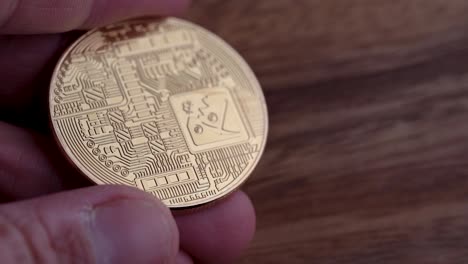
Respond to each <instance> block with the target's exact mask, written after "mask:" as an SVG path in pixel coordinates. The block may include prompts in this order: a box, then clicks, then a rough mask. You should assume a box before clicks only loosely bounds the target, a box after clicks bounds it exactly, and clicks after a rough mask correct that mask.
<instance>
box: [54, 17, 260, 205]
mask: <svg viewBox="0 0 468 264" xmlns="http://www.w3.org/2000/svg"><path fill="white" fill-rule="evenodd" d="M49 101H50V102H49V103H50V115H51V122H52V125H53V129H54V132H55V135H56V138H57V141H58V143H59V145H60V146H61V147H62V149H63V150H64V153H65V154H66V155H67V157H68V158H69V160H71V162H72V163H73V164H74V165H76V167H77V168H79V169H80V170H81V172H82V173H83V174H84V175H86V176H87V177H89V178H90V179H91V180H92V181H94V182H95V183H97V184H121V185H128V186H134V187H137V188H139V189H141V190H144V191H146V192H148V193H151V194H153V195H155V196H156V197H158V198H159V199H161V200H162V201H163V202H164V203H165V204H166V205H167V206H169V207H171V208H186V207H193V206H197V205H202V204H206V203H209V202H212V201H214V200H216V199H219V198H222V197H224V196H226V195H227V194H229V193H230V192H232V191H234V190H235V189H237V188H238V187H239V186H240V185H241V184H242V183H244V182H245V180H246V179H247V177H248V176H249V175H250V174H251V172H252V170H253V169H254V168H255V166H256V164H257V163H258V161H259V159H260V157H261V155H262V153H263V150H264V148H265V143H266V136H267V132H268V117H267V109H266V104H265V99H264V96H263V92H262V90H261V87H260V85H259V83H258V81H257V79H256V77H255V76H254V74H253V72H252V70H251V69H250V68H249V66H248V65H247V64H246V62H245V61H244V60H243V59H242V58H241V57H240V56H239V55H238V53H236V52H235V51H234V50H233V49H232V48H231V47H230V46H229V45H228V44H226V43H225V42H224V41H223V40H221V39H220V38H219V37H217V36H215V35H214V34H212V33H210V32H208V31H207V30H205V29H203V28H201V27H199V26H197V25H195V24H192V23H190V22H187V21H184V20H181V19H177V18H166V19H155V18H144V19H138V20H131V21H126V22H121V23H117V24H113V25H109V26H106V27H102V28H99V29H95V30H92V31H90V32H89V33H87V34H86V35H84V36H83V37H82V38H80V39H79V40H78V41H77V42H76V43H75V44H74V45H73V46H72V47H71V48H70V49H69V50H68V51H67V52H66V53H65V54H64V56H63V57H62V59H61V61H60V62H59V64H58V66H57V68H56V70H55V72H54V76H53V79H52V83H51V88H50V97H49Z"/></svg>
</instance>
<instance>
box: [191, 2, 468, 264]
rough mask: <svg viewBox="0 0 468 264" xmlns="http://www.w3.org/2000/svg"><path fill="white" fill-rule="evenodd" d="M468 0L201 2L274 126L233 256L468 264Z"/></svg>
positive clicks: (202, 15)
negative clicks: (253, 218) (254, 79)
mask: <svg viewBox="0 0 468 264" xmlns="http://www.w3.org/2000/svg"><path fill="white" fill-rule="evenodd" d="M467 13H468V2H467V1H464V0H450V1H446V0H395V1H384V0H341V1H340V0H334V1H322V0H302V1H300V0H297V1H287V0H275V1H270V0H258V1H249V0H236V1H222V0H198V1H195V3H194V7H193V9H192V11H191V13H190V14H189V15H188V17H189V18H190V19H191V20H194V21H196V22H198V23H200V24H202V25H204V26H205V27H207V28H209V29H211V30H213V31H215V32H217V33H218V34H219V35H221V36H222V37H223V38H225V39H226V40H227V41H228V42H230V43H231V44H233V46H234V47H235V48H237V49H238V50H239V51H240V52H241V53H242V54H243V55H244V56H245V58H246V59H247V61H248V62H249V63H250V64H251V65H252V67H253V68H254V70H255V72H256V73H257V74H258V76H259V78H260V80H261V82H262V84H263V87H264V90H265V93H266V97H267V102H268V105H269V111H270V126H271V132H270V136H269V143H268V147H267V150H266V153H265V155H264V158H263V159H262V161H261V163H260V165H259V167H258V169H257V170H256V171H255V172H254V175H253V176H252V178H251V180H250V181H249V182H248V184H247V186H246V191H247V192H248V193H249V194H250V195H251V197H252V199H253V201H254V203H255V205H256V209H257V213H258V228H257V230H258V231H257V235H256V238H255V241H254V242H253V244H252V245H251V248H250V249H249V250H248V251H247V252H246V254H245V256H244V257H243V259H242V260H241V261H240V262H239V263H245V264H247V263H321V264H324V263H352V264H361V263H369V264H375V263H379V264H382V263H411V264H414V263H425V264H426V263H427V264H447V263H456V264H458V263H460V264H465V263H468V16H467V15H466V14H467Z"/></svg>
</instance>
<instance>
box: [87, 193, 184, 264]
mask: <svg viewBox="0 0 468 264" xmlns="http://www.w3.org/2000/svg"><path fill="white" fill-rule="evenodd" d="M93 216H94V217H93V222H92V229H93V230H92V240H93V243H92V244H93V245H94V247H95V248H94V249H95V254H96V259H97V262H98V263H116V264H118V263H172V259H174V258H175V256H176V255H177V251H178V232H177V228H176V226H175V222H174V220H173V219H172V216H171V215H170V214H169V213H167V210H166V209H164V208H162V206H161V205H158V204H156V202H151V201H144V200H118V201H113V202H109V203H106V204H102V205H100V206H98V207H96V208H95V210H94V211H93Z"/></svg>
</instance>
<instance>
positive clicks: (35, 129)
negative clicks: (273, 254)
mask: <svg viewBox="0 0 468 264" xmlns="http://www.w3.org/2000/svg"><path fill="white" fill-rule="evenodd" d="M188 6H189V2H188V0H112V1H109V0H80V1H76V0H34V1H20V0H2V1H0V110H1V111H0V117H1V118H2V119H1V120H2V121H0V197H1V199H2V203H1V204H0V259H1V262H2V263H5V264H8V263H47V264H54V263H138V264H140V263H141V264H144V263H177V264H188V263H216V264H224V263H231V262H232V261H233V260H234V259H235V258H237V257H238V256H239V255H240V254H241V252H242V250H244V249H245V247H246V246H247V244H248V243H249V241H250V240H251V239H252V237H253V233H254V230H255V214H254V210H253V206H252V203H251V202H250V200H249V199H248V197H247V196H246V195H245V194H244V193H242V192H236V193H234V194H232V195H231V196H229V197H228V198H226V199H225V200H223V201H221V202H219V203H217V204H215V205H213V206H211V207H209V208H205V209H200V210H198V211H196V212H191V213H190V212H189V213H184V214H179V215H174V214H173V213H171V212H170V210H169V209H167V208H166V207H165V206H164V205H163V204H162V203H161V202H160V201H158V200H157V199H155V198H154V197H153V196H150V195H148V194H146V193H144V192H141V191H139V190H137V189H135V188H130V187H123V186H91V187H90V185H91V184H90V183H89V182H87V181H85V180H83V177H82V176H80V175H79V174H78V173H77V172H76V171H75V170H74V169H72V168H71V166H70V165H68V163H67V161H66V160H64V157H63V155H61V154H60V153H59V151H58V150H57V147H56V145H55V144H54V143H53V138H52V136H51V134H50V130H49V129H47V128H44V127H47V126H48V122H49V121H48V117H47V93H48V87H49V81H50V77H51V74H52V70H53V67H54V66H55V64H56V63H57V60H58V58H59V57H60V55H61V54H62V53H63V51H64V49H65V48H66V47H67V46H68V45H70V44H71V42H73V40H75V39H76V36H77V33H74V32H73V30H83V29H89V28H92V27H96V26H99V25H103V24H107V23H112V22H115V21H119V20H123V19H127V18H130V17H136V16H143V15H161V16H165V15H178V14H181V13H182V12H183V11H185V10H186V9H187V8H188Z"/></svg>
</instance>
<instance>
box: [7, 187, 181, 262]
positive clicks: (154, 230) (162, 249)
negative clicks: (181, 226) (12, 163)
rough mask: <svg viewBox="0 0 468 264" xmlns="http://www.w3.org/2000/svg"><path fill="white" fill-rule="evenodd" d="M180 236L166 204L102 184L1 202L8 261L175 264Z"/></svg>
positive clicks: (122, 188)
mask: <svg viewBox="0 0 468 264" xmlns="http://www.w3.org/2000/svg"><path fill="white" fill-rule="evenodd" d="M178 243H179V235H178V230H177V226H176V224H175V221H174V219H173V218H172V216H171V214H170V211H169V210H168V209H167V207H165V206H164V205H163V204H162V203H161V202H159V201H158V200H157V199H155V198H154V197H152V196H149V195H147V194H146V193H143V192H140V191H138V190H134V189H132V188H126V187H117V186H98V187H92V188H87V189H83V190H78V191H71V192H65V193H61V194H56V195H52V196H47V197H44V198H40V199H35V200H29V201H24V202H17V203H12V204H7V205H2V206H0V259H1V262H2V263H47V264H49V263H51V264H53V263H143V264H144V263H173V262H174V259H175V258H176V255H177V252H178Z"/></svg>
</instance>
